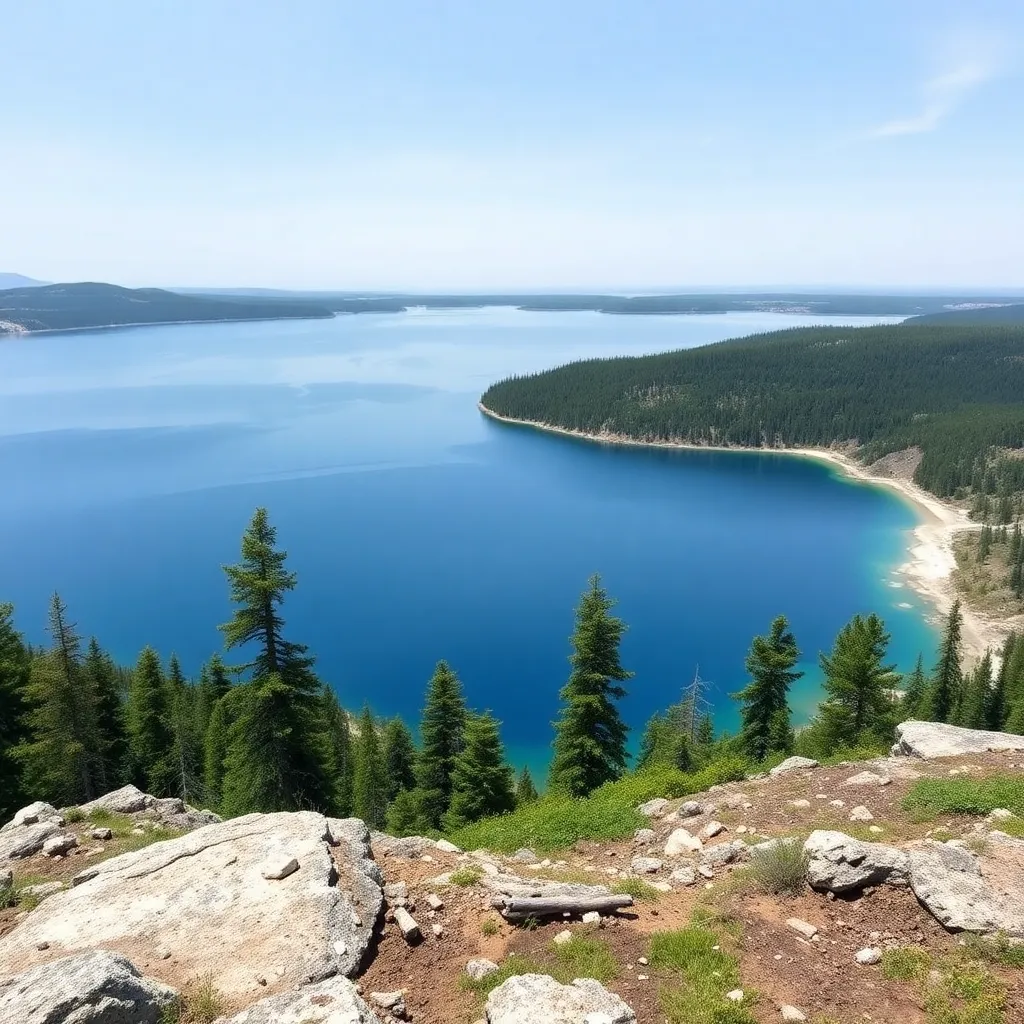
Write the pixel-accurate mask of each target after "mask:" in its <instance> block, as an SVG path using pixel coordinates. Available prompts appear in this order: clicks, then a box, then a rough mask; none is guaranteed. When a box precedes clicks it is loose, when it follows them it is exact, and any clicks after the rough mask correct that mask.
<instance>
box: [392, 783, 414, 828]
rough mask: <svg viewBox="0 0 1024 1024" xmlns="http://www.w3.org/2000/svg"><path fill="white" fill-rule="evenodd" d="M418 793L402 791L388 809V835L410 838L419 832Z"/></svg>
mask: <svg viewBox="0 0 1024 1024" xmlns="http://www.w3.org/2000/svg"><path fill="white" fill-rule="evenodd" d="M420 822H421V816H420V805H419V792H418V791H417V790H415V789H403V790H402V791H401V792H400V793H399V794H398V796H396V797H395V799H394V800H393V801H392V803H391V806H390V807H389V808H388V833H389V834H390V835H393V836H412V835H415V834H416V833H417V832H419V831H420Z"/></svg>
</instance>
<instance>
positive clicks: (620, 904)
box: [491, 893, 633, 921]
mask: <svg viewBox="0 0 1024 1024" xmlns="http://www.w3.org/2000/svg"><path fill="white" fill-rule="evenodd" d="M491 906H492V907H494V908H495V910H497V911H498V912H499V913H500V914H501V916H502V917H504V918H505V920H506V921H523V920H525V919H526V918H529V917H537V918H541V917H561V916H563V915H564V914H569V915H571V916H573V917H577V916H581V915H583V914H586V913H588V912H589V911H592V910H596V911H597V912H598V913H599V914H613V913H615V912H616V911H618V910H623V909H624V908H626V907H631V906H633V897H632V896H630V895H628V894H627V893H609V894H608V895H607V896H519V897H517V896H511V897H509V896H504V897H499V898H497V899H494V900H492V901H491Z"/></svg>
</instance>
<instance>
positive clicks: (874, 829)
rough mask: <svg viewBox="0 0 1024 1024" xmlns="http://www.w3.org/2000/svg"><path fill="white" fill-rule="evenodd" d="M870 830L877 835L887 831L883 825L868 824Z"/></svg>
mask: <svg viewBox="0 0 1024 1024" xmlns="http://www.w3.org/2000/svg"><path fill="white" fill-rule="evenodd" d="M868 831H869V832H874V833H875V835H880V834H881V833H882V832H884V831H885V829H883V828H881V826H879V825H868Z"/></svg>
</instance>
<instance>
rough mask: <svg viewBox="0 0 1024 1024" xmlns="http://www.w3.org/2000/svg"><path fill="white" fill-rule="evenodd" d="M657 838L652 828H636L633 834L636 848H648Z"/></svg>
mask: <svg viewBox="0 0 1024 1024" xmlns="http://www.w3.org/2000/svg"><path fill="white" fill-rule="evenodd" d="M657 838H658V837H657V834H656V833H655V831H654V829H653V828H638V829H637V830H636V831H635V832H634V833H633V842H634V843H636V845H637V846H649V845H650V844H651V843H653V842H654V840H655V839H657Z"/></svg>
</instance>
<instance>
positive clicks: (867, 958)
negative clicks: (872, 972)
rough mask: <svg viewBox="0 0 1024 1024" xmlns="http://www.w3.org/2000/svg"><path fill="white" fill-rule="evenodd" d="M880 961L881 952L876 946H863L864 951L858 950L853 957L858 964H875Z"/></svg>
mask: <svg viewBox="0 0 1024 1024" xmlns="http://www.w3.org/2000/svg"><path fill="white" fill-rule="evenodd" d="M881 959H882V951H881V950H880V949H878V947H877V946H865V947H864V949H861V950H858V951H857V953H856V955H855V956H854V960H856V961H857V963H859V964H865V965H870V964H877V963H879V962H880V961H881Z"/></svg>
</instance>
